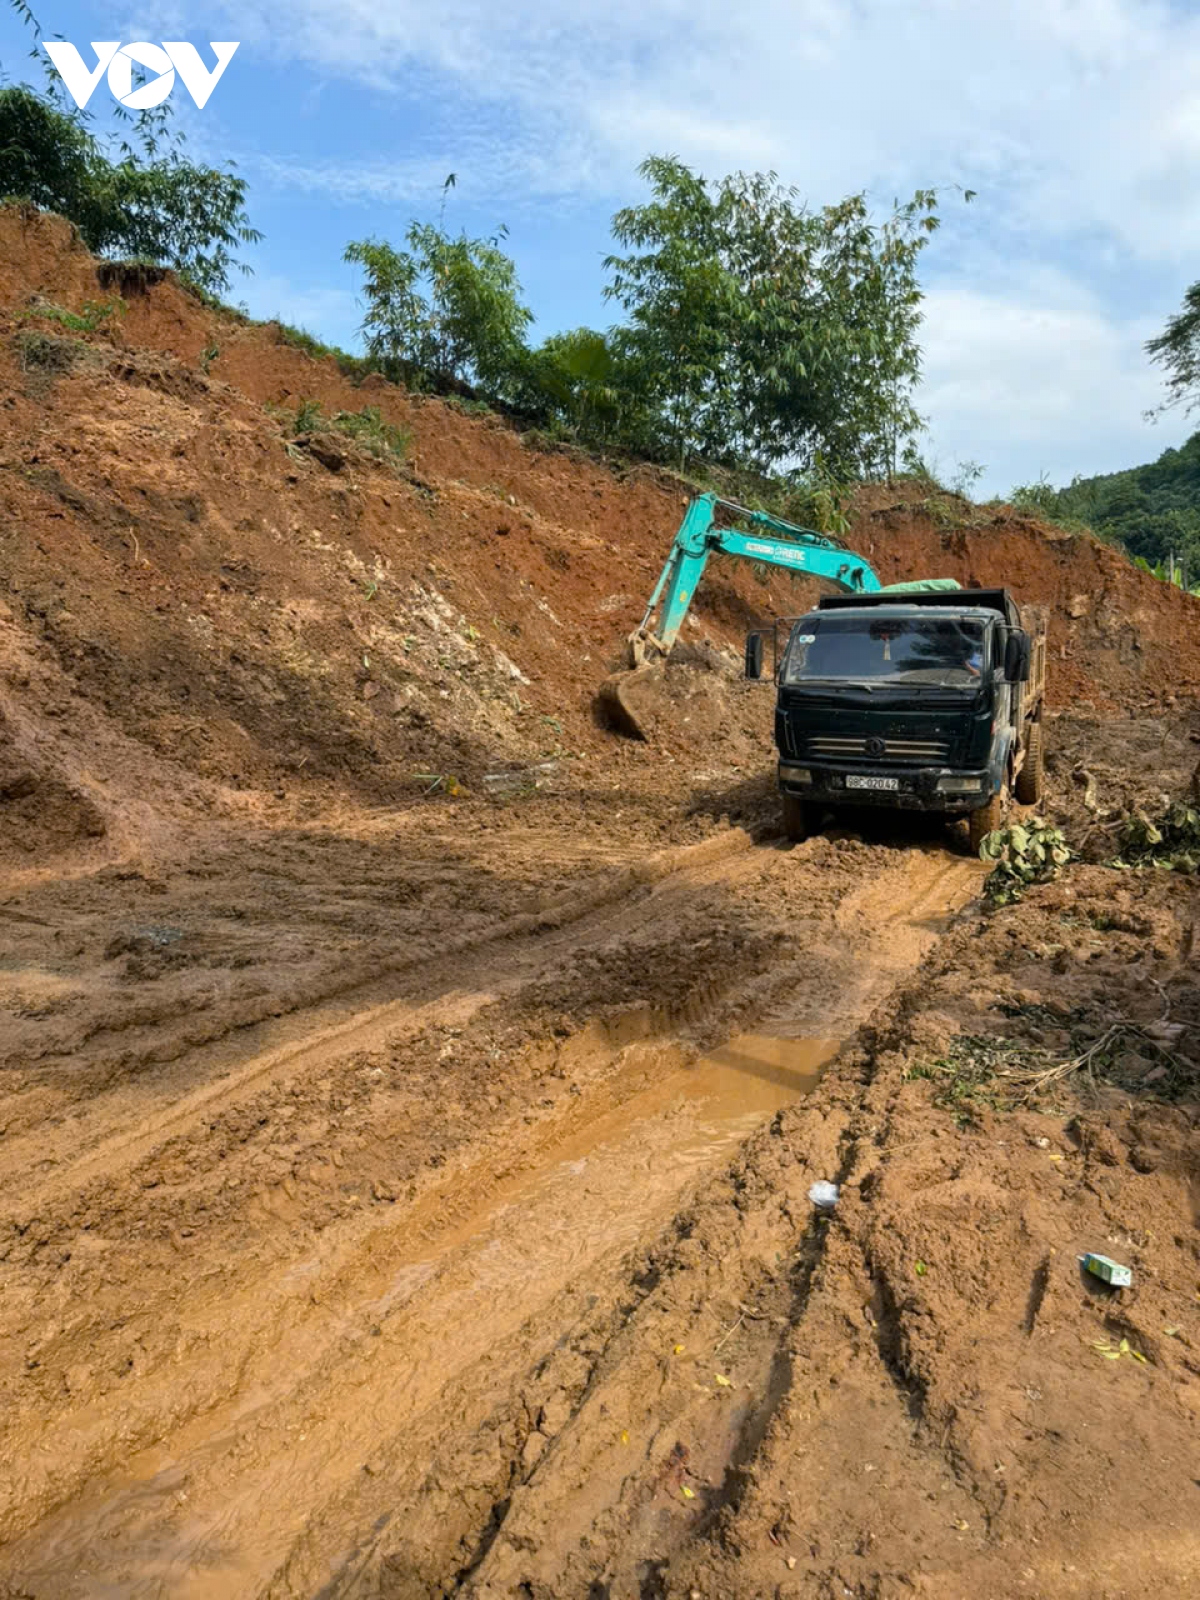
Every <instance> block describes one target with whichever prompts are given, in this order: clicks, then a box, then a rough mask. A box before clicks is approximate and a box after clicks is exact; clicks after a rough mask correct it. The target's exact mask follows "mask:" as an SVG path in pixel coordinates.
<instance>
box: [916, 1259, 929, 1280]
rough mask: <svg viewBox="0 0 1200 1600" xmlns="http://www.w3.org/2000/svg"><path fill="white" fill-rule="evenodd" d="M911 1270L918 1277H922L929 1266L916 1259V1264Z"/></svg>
mask: <svg viewBox="0 0 1200 1600" xmlns="http://www.w3.org/2000/svg"><path fill="white" fill-rule="evenodd" d="M913 1271H914V1272H915V1273H916V1275H917V1277H918V1278H923V1277H924V1276H925V1274H926V1273H927V1272H928V1271H929V1268H928V1267H927V1266H926V1265H925V1263H924V1262H923V1261H918V1262H917V1264H916V1266H915V1267H914V1268H913Z"/></svg>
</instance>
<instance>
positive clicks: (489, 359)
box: [345, 222, 533, 398]
mask: <svg viewBox="0 0 1200 1600" xmlns="http://www.w3.org/2000/svg"><path fill="white" fill-rule="evenodd" d="M405 241H406V243H407V245H408V249H407V250H397V249H395V248H394V246H392V245H390V244H388V243H387V242H386V241H384V240H376V239H360V240H356V241H353V242H352V243H350V244H349V245H347V246H346V252H345V259H346V260H347V261H351V262H354V263H355V264H357V265H358V266H361V267H362V269H363V272H364V276H365V283H364V291H365V296H366V314H365V316H364V318H363V325H362V331H363V336H364V338H365V340H366V344H367V351H368V354H369V355H370V357H371V358H372V360H374V361H376V362H377V363H378V364H379V365H380V367H381V368H382V369H383V370H384V371H385V372H389V373H391V374H392V375H393V376H396V377H401V378H403V379H404V380H405V381H406V382H407V383H409V384H413V385H417V386H424V385H427V386H429V387H432V388H434V389H448V388H453V387H455V386H456V385H458V384H461V383H464V382H473V383H476V384H478V385H479V386H480V387H481V388H482V389H484V390H485V392H487V393H489V394H492V395H494V396H496V397H497V398H504V397H505V394H506V391H507V390H509V389H510V388H511V386H512V385H513V383H514V381H515V379H516V375H517V372H518V369H519V367H520V364H521V360H522V357H523V355H524V354H526V353H527V352H526V350H525V341H524V335H525V329H526V328H527V327H528V325H529V323H530V322H531V321H532V320H533V313H532V312H531V311H530V310H529V309H528V307H527V306H526V305H525V304H524V303H523V302H522V300H521V286H520V283H519V282H518V281H517V273H516V268H515V266H514V265H513V262H512V261H511V260H510V259H509V257H508V256H506V255H505V254H504V252H503V251H502V250H501V249H500V248H499V243H498V241H497V240H495V239H469V238H467V236H466V235H465V234H461V235H460V236H459V237H458V238H452V237H451V236H450V235H449V234H447V233H446V232H445V231H444V230H443V229H442V228H440V227H435V226H433V225H432V224H430V223H423V222H414V223H413V224H412V225H411V226H410V228H409V229H408V232H407V233H406V235H405Z"/></svg>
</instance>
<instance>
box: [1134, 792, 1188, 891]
mask: <svg viewBox="0 0 1200 1600" xmlns="http://www.w3.org/2000/svg"><path fill="white" fill-rule="evenodd" d="M1120 841H1121V852H1120V855H1119V856H1118V857H1117V859H1116V861H1115V862H1114V863H1113V865H1114V866H1117V867H1157V868H1159V869H1160V870H1163V871H1167V872H1186V873H1192V872H1197V871H1200V811H1197V809H1196V808H1195V807H1194V806H1191V805H1188V804H1187V802H1186V801H1182V800H1177V801H1176V802H1175V803H1174V804H1173V805H1170V806H1168V808H1167V810H1166V811H1165V812H1164V814H1163V815H1162V816H1160V817H1159V818H1158V819H1157V820H1152V819H1151V818H1150V817H1149V816H1148V815H1147V814H1146V812H1145V811H1141V810H1139V811H1135V812H1134V813H1133V814H1132V815H1131V816H1129V817H1127V818H1126V819H1125V821H1124V823H1123V824H1122V826H1121V833H1120Z"/></svg>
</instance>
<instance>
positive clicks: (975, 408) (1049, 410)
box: [919, 273, 1187, 494]
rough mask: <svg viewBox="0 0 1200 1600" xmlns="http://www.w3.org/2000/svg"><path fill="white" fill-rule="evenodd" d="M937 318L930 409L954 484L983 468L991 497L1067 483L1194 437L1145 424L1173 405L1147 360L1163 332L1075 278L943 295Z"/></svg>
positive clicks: (930, 352) (932, 303) (948, 290)
mask: <svg viewBox="0 0 1200 1600" xmlns="http://www.w3.org/2000/svg"><path fill="white" fill-rule="evenodd" d="M927 309H928V320H927V323H926V328H925V341H924V342H925V383H924V385H923V387H922V390H921V393H920V396H919V400H920V405H921V408H922V410H923V411H924V412H925V413H926V414H927V415H928V417H929V419H930V433H931V437H932V439H933V441H934V445H935V448H936V451H937V454H938V456H939V466H940V467H941V469H942V471H943V473H945V474H946V475H947V476H952V475H953V466H954V464H955V463H957V462H966V461H969V460H974V461H978V462H979V463H980V465H982V466H984V467H985V468H986V473H985V477H984V479H983V481H982V484H981V488H982V489H983V491H984V492H986V493H994V494H1004V493H1007V492H1008V490H1010V489H1011V488H1012V487H1013V486H1014V484H1016V483H1018V482H1029V481H1032V480H1035V479H1037V478H1039V477H1041V476H1043V475H1044V476H1046V477H1047V478H1048V479H1049V480H1050V481H1051V482H1052V483H1064V482H1067V481H1069V479H1070V478H1071V477H1073V476H1074V475H1075V473H1082V474H1083V475H1085V476H1086V475H1088V474H1090V473H1093V472H1106V471H1111V470H1112V469H1113V468H1114V467H1116V466H1118V465H1132V464H1133V463H1134V462H1137V461H1145V460H1148V459H1150V458H1152V457H1153V456H1156V455H1157V454H1158V453H1159V452H1160V451H1162V450H1164V449H1166V447H1167V446H1168V445H1169V444H1174V443H1177V442H1178V436H1179V435H1180V434H1181V433H1183V432H1186V431H1187V429H1186V425H1185V424H1184V423H1183V421H1182V420H1181V419H1178V418H1176V419H1173V420H1172V421H1171V422H1170V423H1163V424H1161V425H1159V426H1155V425H1153V424H1151V423H1148V422H1146V421H1145V418H1144V413H1145V411H1146V410H1147V409H1148V408H1150V407H1152V406H1154V405H1156V404H1157V403H1158V402H1159V401H1160V400H1161V398H1162V386H1161V382H1160V379H1159V377H1158V375H1157V374H1156V372H1155V371H1154V369H1152V368H1151V367H1150V366H1149V364H1148V362H1147V360H1146V357H1145V353H1144V350H1143V343H1144V341H1145V339H1146V338H1147V337H1148V336H1149V335H1150V334H1151V333H1153V332H1155V331H1157V329H1156V327H1155V326H1154V325H1153V324H1152V323H1150V322H1148V321H1146V320H1144V319H1136V318H1135V319H1131V320H1124V321H1123V320H1121V319H1119V318H1116V317H1114V316H1112V315H1110V314H1108V313H1106V311H1105V310H1104V308H1103V306H1102V305H1101V304H1100V303H1099V302H1098V301H1097V300H1095V298H1094V297H1092V296H1090V295H1089V294H1087V293H1086V291H1082V290H1081V289H1080V288H1079V287H1078V286H1077V285H1075V284H1073V283H1072V282H1070V281H1069V280H1068V279H1065V278H1063V277H1061V276H1058V275H1056V274H1049V273H1045V274H1040V275H1037V276H1035V277H1034V279H1033V280H1032V281H1031V282H1026V283H1023V284H1022V285H1021V287H1020V289H1019V290H1018V289H1015V288H1014V289H1008V290H1004V289H1002V288H997V289H993V290H987V289H977V288H968V287H942V288H934V289H933V290H932V291H931V292H930V294H929V298H928V306H927Z"/></svg>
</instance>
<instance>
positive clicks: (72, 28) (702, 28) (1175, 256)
mask: <svg viewBox="0 0 1200 1600" xmlns="http://www.w3.org/2000/svg"><path fill="white" fill-rule="evenodd" d="M34 7H35V10H36V11H37V13H38V15H39V18H40V20H41V22H42V25H43V28H44V29H45V31H46V33H47V34H50V35H52V34H54V33H58V34H61V35H62V36H63V37H64V38H66V39H69V40H71V41H72V42H74V43H75V44H77V45H78V46H79V47H80V49H81V51H83V52H84V54H85V56H86V57H87V59H89V60H90V59H92V58H91V52H90V50H89V49H87V48H86V46H87V45H88V41H90V40H92V39H95V38H104V39H116V38H121V39H122V40H125V41H130V40H134V39H145V40H150V41H157V40H161V39H164V38H166V39H189V40H191V41H192V42H193V43H195V44H197V45H198V46H200V47H201V49H202V51H203V53H204V55H205V57H206V59H211V58H210V56H209V52H208V49H207V45H208V41H209V40H212V39H223V40H230V39H237V40H239V41H240V48H239V50H238V53H237V54H236V56H235V57H234V59H233V61H232V63H231V64H230V66H229V68H228V70H227V71H226V73H225V76H224V77H223V79H222V80H221V82H220V83H219V84H218V86H217V88H216V90H215V91H214V93H213V95H212V98H211V99H210V101H209V103H208V105H207V106H206V107H205V109H204V110H203V111H197V109H196V108H195V107H194V106H193V105H192V104H191V101H190V100H189V99H188V98H187V96H186V93H185V91H184V90H183V89H182V87H179V88H177V90H176V93H175V97H174V103H175V104H176V106H177V108H178V111H179V117H180V121H181V123H182V125H183V126H185V127H186V130H187V132H188V135H189V140H190V144H191V148H192V151H193V152H194V154H195V155H196V156H197V157H201V156H202V157H204V158H205V159H209V160H212V161H219V160H224V159H233V160H235V161H236V162H237V164H238V167H239V169H240V171H241V172H242V174H243V175H244V176H245V177H246V178H247V179H248V180H249V183H250V210H251V213H252V216H253V220H254V221H255V223H256V224H257V225H258V226H259V227H261V228H262V229H263V230H264V232H265V234H266V238H265V240H264V242H263V243H262V245H261V246H259V247H257V248H256V249H255V250H253V251H252V252H251V254H250V258H249V259H250V260H251V262H252V264H253V266H254V269H255V275H254V276H253V277H251V278H248V279H245V280H244V281H242V282H240V283H239V284H238V285H236V286H235V289H234V291H233V295H232V298H234V299H235V300H244V302H245V303H246V305H247V306H248V308H249V309H250V311H251V312H252V313H253V314H254V315H256V316H264V317H265V316H275V315H278V316H281V317H283V318H284V319H285V320H287V321H289V322H295V323H300V324H302V325H303V326H305V327H307V328H308V329H309V330H310V331H312V332H313V333H315V334H317V335H319V336H320V337H322V338H325V339H327V340H330V341H333V342H336V343H340V344H344V345H347V346H353V345H354V343H355V341H356V330H357V325H358V322H359V318H360V310H359V307H358V305H357V302H356V280H355V275H354V272H353V271H352V270H351V269H350V268H348V267H346V266H345V265H344V264H343V263H342V261H341V254H342V249H343V247H344V245H345V243H346V241H347V240H349V239H353V238H359V237H362V236H364V235H367V234H376V235H380V236H384V237H390V238H392V239H395V240H398V239H399V238H400V235H401V234H402V232H403V230H404V228H405V226H406V224H407V222H408V220H409V219H410V218H411V217H413V216H420V217H426V218H428V217H436V215H437V212H438V208H439V205H440V203H441V185H442V182H443V180H444V178H445V176H446V174H447V173H449V172H451V171H453V172H455V173H456V174H457V180H458V181H457V186H456V188H455V189H454V190H453V191H452V192H451V193H450V195H449V197H448V201H447V209H446V220H447V223H448V224H449V225H451V226H453V227H455V228H457V227H460V226H461V227H464V228H466V229H467V230H468V231H470V232H490V231H492V230H493V229H494V228H495V227H496V225H497V224H499V223H501V222H503V223H505V224H506V225H507V227H508V229H509V248H510V250H511V253H512V255H513V256H514V258H515V260H516V262H517V265H518V270H519V272H520V276H521V280H522V283H523V285H524V288H525V291H526V295H527V298H528V300H529V303H530V304H531V306H532V307H533V309H534V311H535V313H536V316H537V319H538V320H537V331H538V332H539V333H541V332H551V331H553V330H555V329H557V328H562V327H569V326H574V325H576V324H578V323H581V322H590V323H599V324H601V325H603V324H604V323H605V322H606V321H607V320H609V312H608V310H607V309H606V307H605V306H604V304H603V301H602V299H601V289H602V287H603V282H604V275H603V269H602V260H603V257H604V255H605V253H606V250H607V248H608V244H609V239H608V221H609V218H610V217H611V215H612V212H613V211H614V210H615V209H616V208H617V207H618V206H619V205H623V204H628V203H630V202H631V201H633V200H635V199H637V198H638V196H639V194H640V192H641V191H640V185H639V182H638V179H637V177H636V168H637V165H638V162H639V161H640V160H641V159H642V157H643V156H645V155H646V154H648V153H649V152H652V151H653V152H670V153H673V154H676V155H679V156H681V157H682V158H683V159H685V160H688V161H690V162H691V163H693V164H694V165H696V166H698V167H699V168H700V170H702V171H704V172H705V173H707V174H709V175H719V174H721V173H724V172H728V171H733V170H736V169H738V168H743V169H764V168H773V169H774V170H776V171H777V172H778V173H779V175H780V177H781V178H782V179H783V180H784V181H786V182H789V183H794V184H796V185H798V186H799V188H800V189H801V191H802V192H803V193H804V194H805V195H806V196H807V197H808V198H809V199H810V200H811V201H812V202H813V203H814V204H821V203H824V202H827V201H830V200H834V199H837V198H840V197H841V196H842V195H844V194H846V193H848V192H850V191H852V190H857V189H860V188H865V189H867V190H868V191H869V192H870V193H871V194H872V195H873V196H875V197H877V199H878V200H879V202H880V204H881V205H886V204H887V203H889V202H890V200H891V198H892V197H893V195H904V194H907V193H910V192H911V191H912V190H913V189H914V188H916V187H918V186H922V187H924V186H935V185H936V186H946V189H947V194H946V197H945V210H944V215H945V222H944V226H943V229H942V231H941V233H940V234H939V235H938V236H937V237H936V238H935V240H934V242H933V244H932V245H931V247H930V249H929V250H928V251H927V253H926V255H925V258H924V269H923V276H924V284H925V288H926V291H927V303H926V323H925V327H924V330H923V335H922V342H923V345H924V347H925V361H926V377H925V382H924V384H923V386H922V389H921V392H920V395H919V401H918V403H919V406H920V409H921V410H922V412H923V413H925V414H926V415H928V417H929V419H930V431H929V437H928V438H927V439H926V441H924V444H925V450H926V454H927V456H928V457H929V458H930V459H931V460H932V461H934V462H935V463H936V464H937V465H938V466H939V467H940V468H941V469H942V470H943V472H944V473H945V474H946V475H947V476H953V474H954V471H955V468H956V464H958V463H962V462H968V461H974V462H978V463H980V464H981V465H983V466H984V467H985V468H986V473H985V476H984V478H983V479H982V482H981V487H982V489H983V490H985V491H998V492H1003V491H1005V490H1007V489H1009V488H1010V487H1011V486H1012V485H1013V484H1014V483H1018V482H1023V481H1029V480H1031V479H1035V478H1037V477H1039V476H1041V475H1042V474H1045V475H1046V476H1048V477H1049V478H1050V479H1051V480H1052V481H1054V482H1064V481H1066V480H1068V479H1069V478H1070V477H1071V476H1072V475H1073V474H1074V473H1076V472H1081V473H1091V472H1097V471H1109V470H1114V469H1116V468H1118V467H1121V466H1127V465H1131V464H1133V463H1135V462H1138V461H1143V460H1146V459H1149V458H1151V457H1153V456H1155V455H1157V454H1158V453H1159V452H1160V451H1161V450H1162V449H1164V448H1166V446H1167V445H1170V444H1176V443H1179V442H1180V441H1181V440H1182V439H1183V438H1184V437H1185V436H1186V435H1187V433H1188V432H1189V431H1190V428H1189V425H1188V422H1187V420H1186V419H1185V418H1183V417H1181V416H1180V415H1178V414H1176V415H1173V416H1171V417H1169V418H1167V419H1165V420H1164V421H1162V422H1160V423H1158V424H1157V425H1153V426H1152V425H1150V424H1148V423H1146V422H1145V421H1144V420H1143V412H1144V411H1145V409H1146V408H1147V407H1149V406H1153V405H1154V404H1156V403H1157V401H1158V400H1159V399H1160V398H1161V394H1162V388H1161V383H1160V380H1159V377H1158V374H1157V373H1156V371H1155V370H1154V369H1153V368H1152V367H1150V365H1149V363H1148V362H1147V360H1146V358H1145V355H1144V353H1143V350H1142V345H1143V342H1144V340H1145V339H1146V338H1147V337H1149V336H1150V335H1152V334H1154V333H1156V332H1158V331H1159V330H1160V329H1161V327H1162V324H1163V322H1164V321H1165V319H1166V317H1167V316H1168V315H1169V314H1170V313H1171V312H1172V311H1173V310H1174V309H1176V307H1177V306H1178V304H1179V302H1180V300H1181V298H1182V294H1183V291H1184V289H1185V287H1186V286H1187V284H1188V283H1190V282H1191V281H1192V280H1193V279H1194V278H1196V277H1200V10H1198V9H1197V8H1196V7H1194V6H1190V5H1189V6H1183V5H1169V4H1162V3H1155V0H991V3H990V4H985V3H984V0H922V3H920V4H912V3H901V0H741V3H740V4H739V5H737V6H732V5H730V4H729V3H728V0H686V3H685V0H574V3H571V0H567V3H566V4H564V5H560V6H559V7H557V8H556V7H555V6H554V5H553V4H547V3H546V0H538V3H536V4H535V3H534V0H441V3H437V0H426V3H424V4H419V3H416V0H339V3H336V4H330V3H329V0H290V3H289V4H288V5H287V6H279V5H273V4H270V3H267V0H238V3H236V4H225V3H220V0H215V3H212V4H194V5H193V4H180V3H177V0H176V3H168V4H164V5H157V4H142V3H140V0H132V5H130V4H129V0H120V3H118V4H116V5H113V6H109V5H102V4H92V3H86V4H85V3H72V4H54V3H50V0H34ZM27 47H28V40H27V36H26V35H24V34H23V32H22V30H21V27H20V24H19V23H18V21H17V20H16V18H15V17H13V16H12V15H10V13H9V12H8V11H7V10H5V11H4V12H3V13H0V62H2V63H3V65H4V68H5V70H6V72H7V73H8V75H9V77H10V78H14V77H16V78H19V77H23V76H26V75H27V72H28V71H29V70H32V69H31V67H30V65H29V64H28V63H27V62H26V60H25V56H24V52H25V50H26V49H27ZM106 100H107V89H106V87H105V86H104V84H103V81H102V83H101V87H100V88H99V89H98V90H97V93H96V97H95V100H94V101H93V107H94V108H95V109H96V110H97V111H100V110H101V109H102V105H103V103H104V102H105V101H106ZM954 184H961V185H964V186H969V187H971V188H973V189H975V190H977V191H978V198H977V199H976V200H975V201H974V203H973V204H972V205H971V206H970V207H965V206H963V204H962V203H961V201H960V200H959V199H958V198H957V197H956V195H955V194H954V192H953V189H952V187H951V186H953V185H954Z"/></svg>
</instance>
